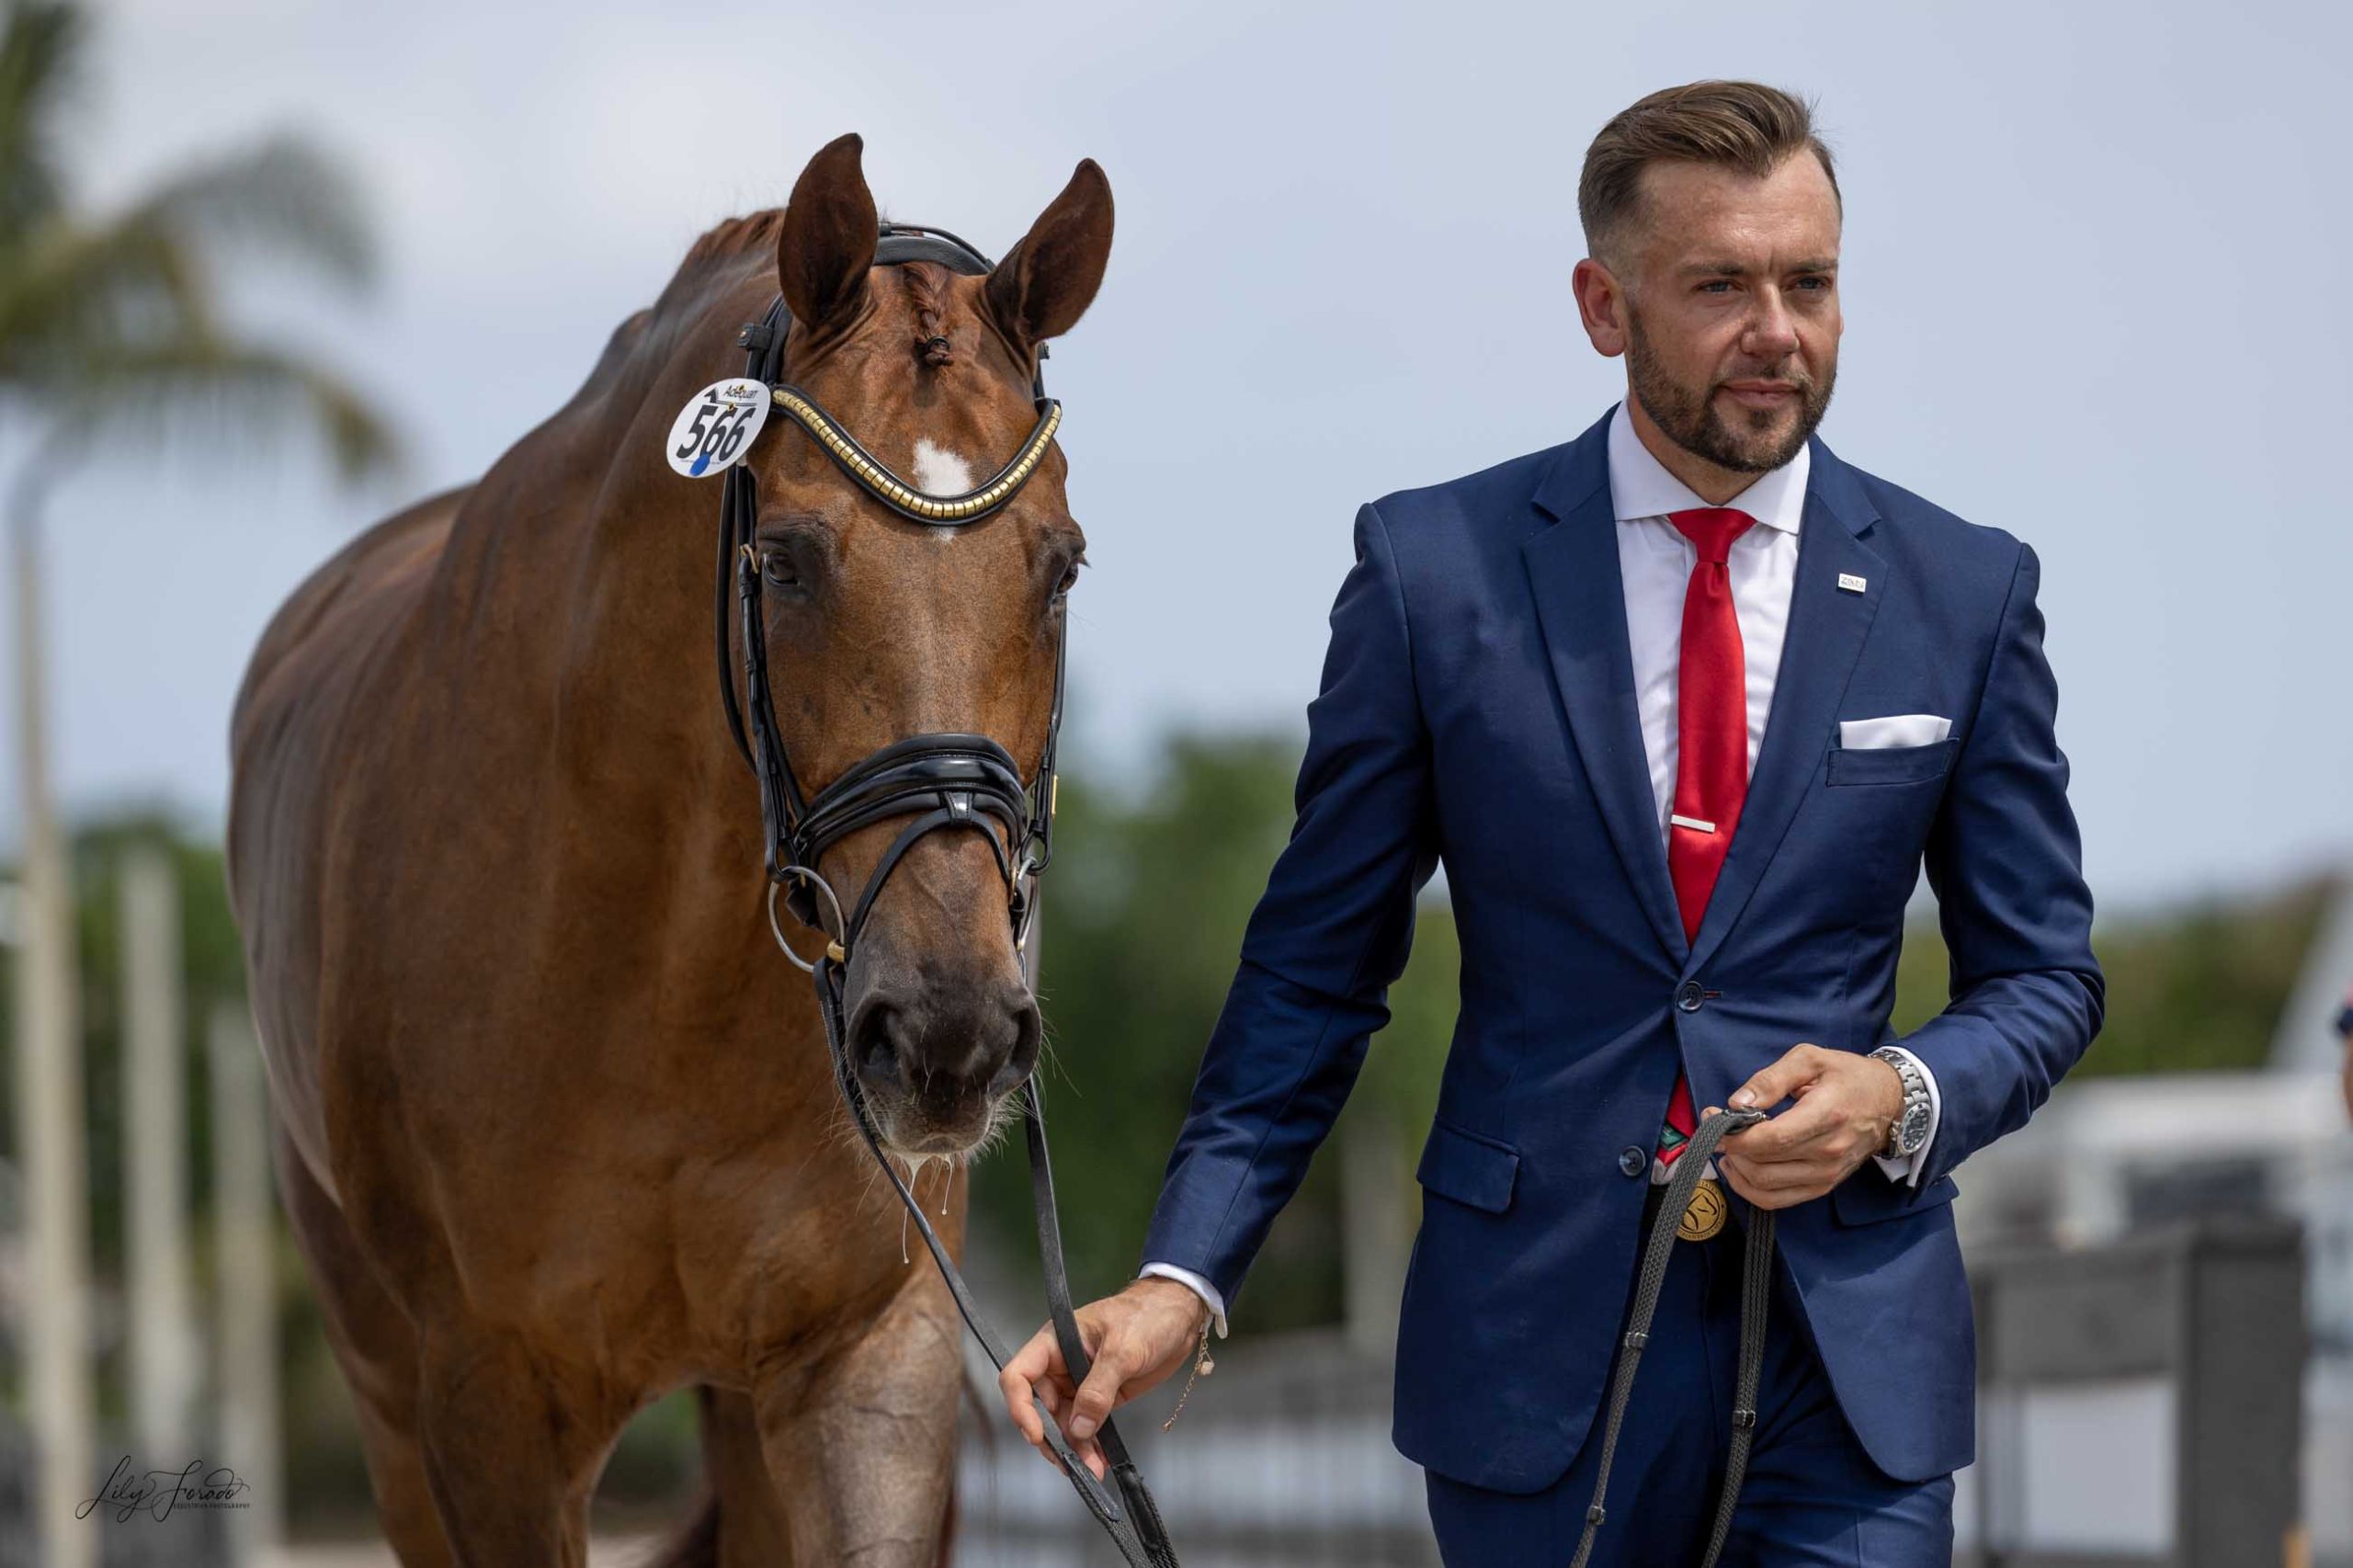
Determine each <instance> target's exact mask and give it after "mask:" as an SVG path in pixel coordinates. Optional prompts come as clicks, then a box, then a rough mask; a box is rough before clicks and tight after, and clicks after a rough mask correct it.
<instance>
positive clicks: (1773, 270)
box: [1581, 153, 1844, 473]
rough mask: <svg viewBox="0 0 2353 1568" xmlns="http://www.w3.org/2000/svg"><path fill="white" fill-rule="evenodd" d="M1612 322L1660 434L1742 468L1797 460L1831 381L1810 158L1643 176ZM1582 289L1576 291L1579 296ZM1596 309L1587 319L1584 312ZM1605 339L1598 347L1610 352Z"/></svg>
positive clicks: (1833, 216)
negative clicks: (1767, 168)
mask: <svg viewBox="0 0 2353 1568" xmlns="http://www.w3.org/2000/svg"><path fill="white" fill-rule="evenodd" d="M1642 177H1643V216H1642V218H1641V220H1640V221H1639V222H1637V223H1635V224H1634V225H1632V227H1631V231H1630V233H1628V234H1627V236H1626V237H1625V239H1624V241H1623V242H1622V243H1621V244H1620V251H1621V253H1622V254H1621V256H1620V258H1619V259H1620V265H1621V266H1623V267H1625V268H1626V270H1627V272H1628V273H1630V274H1631V276H1627V277H1620V278H1619V279H1618V281H1619V284H1620V290H1619V291H1618V297H1617V300H1616V311H1615V313H1616V320H1615V321H1614V322H1606V321H1599V320H1597V319H1596V317H1597V315H1598V316H1599V317H1603V318H1607V317H1608V316H1609V315H1610V314H1611V313H1612V312H1611V311H1610V308H1609V305H1608V302H1607V301H1589V302H1588V322H1587V324H1588V327H1589V328H1597V327H1600V326H1604V325H1608V326H1612V327H1614V328H1615V331H1616V335H1617V340H1618V344H1619V346H1620V347H1622V348H1623V350H1624V352H1625V354H1626V362H1627V381H1628V383H1629V385H1630V386H1631V388H1632V391H1633V394H1634V396H1635V398H1636V399H1637V400H1638V401H1639V402H1640V403H1641V404H1642V407H1643V412H1644V413H1646V414H1648V415H1650V417H1651V420H1652V422H1653V423H1654V424H1655V425H1657V426H1658V427H1659V428H1660V430H1662V431H1663V432H1665V435H1666V437H1667V438H1668V439H1669V440H1672V441H1673V442H1675V444H1676V445H1677V446H1679V447H1681V448H1683V449H1685V450H1686V451H1688V452H1690V453H1691V454H1693V455H1694V456H1696V457H1699V458H1702V459H1705V460H1707V461H1709V462H1711V463H1714V464H1715V465H1717V466H1718V467H1720V468H1723V469H1727V470H1730V471H1732V472H1739V473H1762V472H1765V471H1766V470H1768V469H1773V468H1779V466H1780V465H1781V464H1783V463H1785V462H1787V461H1789V460H1790V459H1791V458H1793V457H1795V456H1796V455H1797V451H1798V449H1799V448H1800V447H1802V446H1803V445H1805V441H1806V437H1809V436H1811V435H1812V434H1813V429H1814V426H1817V425H1819V424H1821V423H1822V415H1823V413H1824V410H1826V409H1827V408H1828V407H1829V406H1830V389H1831V386H1832V383H1833V382H1834V381H1836V379H1837V373H1838V334H1839V332H1840V331H1841V330H1842V327H1843V325H1844V324H1843V322H1842V321H1841V320H1840V317H1839V312H1838V237H1839V220H1838V198H1837V194H1836V192H1835V191H1834V190H1833V189H1832V188H1831V185H1830V178H1829V176H1827V175H1825V174H1824V173H1823V172H1822V165H1821V164H1820V163H1819V162H1818V161H1816V160H1815V158H1814V157H1813V154H1812V153H1799V154H1797V155H1796V156H1794V157H1790V158H1785V159H1783V160H1782V161H1781V164H1780V165H1779V167H1778V168H1776V169H1775V170H1774V171H1773V172H1772V173H1771V174H1770V175H1768V176H1766V177H1765V178H1763V179H1761V180H1760V179H1753V178H1751V177H1749V176H1745V175H1743V174H1740V173H1738V172H1737V171H1735V170H1731V169H1725V168H1719V167H1714V166H1711V165H1700V164H1681V163H1664V164H1653V165H1649V166H1648V167H1647V168H1645V169H1644V170H1643V176H1642ZM1582 291H1583V290H1581V293H1582ZM1594 304H1598V305H1599V310H1598V312H1596V311H1595V310H1594V309H1593V308H1592V307H1593V305H1594ZM1604 338H1605V334H1604V332H1603V331H1600V330H1597V331H1596V332H1595V342H1596V346H1597V347H1601V348H1602V350H1603V352H1605V353H1608V352H1611V351H1613V350H1612V347H1611V346H1610V344H1609V343H1608V342H1606V341H1605V340H1604Z"/></svg>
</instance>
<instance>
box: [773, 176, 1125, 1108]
mask: <svg viewBox="0 0 2353 1568" xmlns="http://www.w3.org/2000/svg"><path fill="white" fill-rule="evenodd" d="M859 148H860V144H859V142H858V138H857V137H855V136H847V137H844V138H842V139H841V140H840V141H837V142H834V143H832V144H831V145H830V146H828V147H826V148H825V149H824V151H822V152H820V153H818V154H817V155H816V157H815V158H813V160H812V161H811V162H810V164H809V166H808V167H807V169H805V170H804V171H803V172H802V174H801V178H800V180H799V182H798V183H797V184H796V185H795V186H794V187H793V191H792V198H791V200H790V204H789V205H788V206H787V208H786V210H785V214H784V219H783V222H782V224H781V227H780V230H779V240H778V246H777V272H778V287H779V289H780V290H781V291H782V294H783V296H784V301H785V303H786V304H787V305H788V306H789V308H790V312H791V319H792V327H791V330H790V335H788V337H787V338H786V340H785V348H784V353H785V358H784V363H783V380H784V381H787V382H789V383H791V384H792V385H794V386H796V387H798V388H799V389H801V391H803V392H807V393H808V394H809V397H810V400H811V402H812V403H814V404H816V405H818V406H819V407H822V408H823V409H824V412H825V413H826V414H827V415H831V416H832V417H833V418H834V419H835V420H837V421H838V422H839V424H840V426H842V427H844V428H845V429H846V430H847V432H848V433H849V434H850V435H851V436H853V437H855V439H856V440H857V442H858V444H859V445H861V446H862V447H863V448H864V449H866V451H867V453H869V454H870V455H871V457H872V458H874V459H876V460H880V462H881V464H883V465H884V466H885V467H887V468H889V469H891V470H892V471H893V472H895V473H897V474H899V475H901V476H904V479H905V480H906V481H907V482H908V483H909V484H911V485H912V486H913V487H914V488H915V489H916V490H918V491H921V492H923V493H925V494H928V495H936V496H948V495H957V494H963V493H965V492H968V491H970V490H972V489H973V488H974V487H975V486H977V485H979V484H982V483H984V482H986V481H987V480H988V479H989V478H990V477H991V476H993V475H994V474H995V473H996V472H997V471H998V470H999V468H1000V467H1002V466H1003V465H1004V464H1006V462H1007V461H1008V460H1010V459H1012V458H1013V457H1014V455H1015V454H1016V453H1017V451H1019V450H1020V449H1021V448H1022V446H1023V443H1024V442H1025V440H1026V439H1028V438H1029V437H1030V435H1031V433H1032V429H1033V426H1036V425H1037V424H1038V419H1039V415H1038V410H1037V407H1036V406H1035V404H1034V403H1033V399H1032V385H1033V378H1034V376H1035V374H1036V370H1037V362H1038V358H1039V356H1040V353H1041V352H1042V346H1043V345H1044V343H1045V342H1046V340H1047V339H1049V338H1051V337H1053V336H1055V335H1059V334H1061V333H1063V332H1064V331H1066V330H1067V329H1068V328H1069V327H1070V326H1071V325H1072V324H1073V323H1074V322H1076V321H1077V320H1078V318H1079V315H1080V313H1081V312H1084V311H1085V310H1086V307H1087V305H1088V303H1089V302H1090V301H1092V300H1093V298H1094V296H1095V291H1096V289H1097V286H1098V285H1099V284H1100V283H1101V281H1102V278H1103V269H1104V266H1105V263H1106V262H1107V261H1108V257H1109V252H1110V244H1111V190H1110V187H1109V185H1108V182H1107V181H1106V180H1105V179H1104V177H1103V173H1102V171H1101V170H1100V169H1099V168H1097V166H1096V165H1094V164H1093V163H1092V162H1086V163H1082V164H1081V165H1079V166H1078V170H1077V172H1076V173H1075V174H1074V176H1072V178H1071V181H1070V184H1069V185H1068V186H1067V187H1065V188H1064V189H1063V192H1062V194H1061V195H1060V196H1058V197H1056V198H1055V199H1054V200H1053V202H1052V203H1051V205H1050V206H1049V207H1048V208H1047V209H1046V210H1045V212H1044V213H1043V214H1042V215H1041V216H1040V218H1039V219H1038V221H1037V222H1036V223H1035V224H1034V225H1033V226H1032V227H1031V229H1030V230H1029V234H1028V235H1027V236H1026V237H1025V238H1024V239H1022V241H1021V242H1020V243H1019V244H1017V245H1016V246H1014V248H1013V249H1012V250H1011V251H1010V252H1009V253H1007V254H1006V257H1005V259H1004V260H1003V262H1002V263H1000V264H999V265H998V266H997V267H996V269H995V271H994V272H992V273H990V274H988V275H987V276H986V277H977V276H970V275H966V274H962V273H959V272H956V271H953V270H951V269H950V268H949V267H944V266H941V265H938V264H936V263H931V262H924V261H912V262H902V263H900V264H898V265H895V266H889V267H877V266H876V265H875V254H876V233H877V223H876V213H875V207H874V199H873V197H872V196H871V195H870V192H869V191H868V189H867V185H866V179H865V176H864V175H863V174H862V173H861V172H860V170H859V167H858V153H859ZM770 424H771V426H778V427H779V428H778V429H777V430H776V432H775V434H774V435H773V436H772V437H770V438H768V439H767V440H763V441H760V442H758V443H756V446H755V447H754V449H753V450H752V453H751V455H750V456H749V458H748V459H747V461H748V462H749V463H750V465H751V472H752V474H753V476H754V478H755V479H756V494H757V496H758V506H757V512H756V518H755V521H754V523H753V525H752V530H751V543H752V550H753V559H754V562H755V563H756V570H757V571H758V573H759V575H760V599H761V603H762V625H763V627H764V630H765V636H766V642H767V678H768V683H769V686H770V687H771V689H772V690H773V692H774V707H775V712H776V722H777V726H778V730H779V738H780V739H781V740H782V742H783V744H784V747H785V750H786V752H787V754H788V755H789V756H790V763H791V768H792V772H793V774H794V775H795V777H796V778H797V781H798V783H799V785H800V787H801V789H802V790H806V791H808V792H809V793H810V794H811V795H812V796H814V795H815V794H816V793H817V792H818V791H820V790H824V787H825V786H826V785H827V784H828V783H830V782H831V781H833V780H835V779H837V778H841V777H842V776H843V775H844V774H845V773H846V772H847V771H848V770H851V769H853V768H855V767H858V764H860V763H861V762H862V761H864V760H866V759H868V758H870V756H872V754H874V753H876V752H877V751H879V750H881V748H883V747H885V746H888V745H890V744H892V743H894V742H898V741H902V740H905V739H906V738H908V737H911V736H915V735H925V734H937V733H976V734H980V735H983V736H986V737H988V738H990V739H991V740H994V741H995V742H996V743H997V744H999V745H1001V746H1003V747H1004V748H1005V751H1006V753H1007V754H1009V755H1010V756H1012V757H1013V758H1015V759H1017V761H1018V763H1019V767H1020V775H1021V778H1022V780H1023V782H1025V783H1026V782H1029V781H1030V780H1031V778H1033V777H1034V773H1035V770H1036V768H1037V767H1038V762H1039V758H1040V756H1041V754H1042V753H1043V752H1044V750H1045V748H1046V745H1047V741H1048V734H1049V730H1050V726H1051V710H1052V706H1053V699H1054V690H1055V667H1056V660H1057V657H1058V654H1059V653H1060V643H1061V639H1062V637H1063V630H1064V617H1065V608H1064V603H1063V596H1064V594H1065V593H1066V592H1067V591H1068V590H1069V588H1070V586H1071V585H1072V582H1073V580H1074V578H1075V577H1076V575H1077V573H1078V567H1079V563H1080V560H1081V555H1082V551H1083V550H1084V548H1085V545H1086V537H1085V535H1084V534H1082V533H1081V532H1080V530H1079V527H1078V524H1077V523H1076V521H1074V519H1073V518H1072V517H1071V515H1070V508H1069V506H1068V503H1067V501H1066V499H1065V496H1064V493H1063V476H1064V472H1065V464H1064V462H1063V456H1062V453H1061V451H1060V449H1057V448H1053V447H1049V448H1048V449H1046V451H1045V455H1044V457H1043V460H1041V461H1040V463H1039V464H1038V466H1037V469H1036V471H1035V472H1034V473H1033V474H1032V475H1031V476H1030V478H1029V482H1028V483H1026V484H1025V485H1024V486H1023V487H1022V488H1021V489H1020V490H1019V491H1018V493H1017V494H1016V495H1015V497H1014V498H1013V499H1012V500H1011V501H1010V502H1008V503H1007V504H1006V505H1005V506H1002V507H1001V508H1000V509H998V510H995V511H994V512H992V513H990V514H989V515H987V516H986V517H983V518H982V519H980V520H979V521H976V522H972V523H968V524H962V525H957V526H940V525H938V524H926V523H919V522H913V521H909V520H908V519H907V518H905V517H901V516H899V515H897V514H895V513H894V512H892V510H891V509H890V508H889V507H887V506H884V505H883V504H881V502H880V501H878V500H877V499H876V498H875V497H874V496H873V495H871V494H868V492H867V491H866V490H865V489H863V488H861V487H860V486H859V485H858V484H857V483H853V482H851V481H850V479H849V478H848V477H847V476H846V475H845V473H844V472H842V470H841V469H840V468H839V467H838V466H836V464H835V461H834V460H831V459H830V458H829V457H828V456H827V454H826V452H825V451H824V449H821V447H820V445H819V443H818V441H817V440H816V439H814V438H813V437H812V436H811V435H810V434H809V433H807V432H805V431H801V430H797V429H795V428H793V427H792V426H791V424H790V422H789V421H788V420H786V419H785V418H783V417H781V415H779V417H776V418H773V419H771V421H770ZM911 820H912V819H911V817H910V816H908V815H904V814H901V815H892V816H888V817H884V818H882V819H881V820H880V821H876V822H872V823H870V824H866V825H864V826H860V827H858V828H856V829H855V830H854V831H852V832H849V833H848V834H847V835H844V836H842V837H841V838H839V839H838V840H837V841H836V842H835V843H833V844H832V845H831V846H829V847H827V848H825V849H824V853H823V854H822V855H820V856H819V857H818V858H819V859H820V860H821V861H822V865H821V866H820V867H819V869H820V870H821V871H822V873H823V874H824V879H825V881H826V882H827V883H828V884H830V886H831V887H832V888H833V889H834V890H836V891H837V892H838V894H839V897H840V900H841V903H842V904H843V906H844V908H845V910H846V911H854V906H855V903H856V901H857V898H858V894H859V892H862V891H863V890H864V889H866V888H867V886H868V885H869V882H870V879H871V877H872V875H873V873H874V871H875V869H876V868H877V867H878V866H881V865H882V864H883V863H884V858H885V857H886V855H887V854H888V853H889V852H890V850H891V847H892V844H893V842H894V840H896V839H897V838H898V836H899V835H900V834H901V833H902V832H903V831H904V830H905V829H906V827H907V826H908V824H909V823H910V821H911ZM983 834H991V835H995V836H996V839H997V842H996V844H995V845H994V846H993V845H991V844H990V843H989V842H987V841H986V840H985V839H984V838H983ZM1020 849H1021V846H1020V845H1019V843H1018V842H1017V835H1015V834H1012V833H1009V832H1007V831H1006V827H1005V825H1004V824H998V823H995V822H994V821H992V820H990V819H988V818H986V817H985V816H983V817H982V818H980V819H979V825H978V827H977V828H975V827H973V826H972V825H967V824H960V825H952V826H949V827H945V828H942V829H940V830H938V831H930V832H925V833H923V834H922V835H920V836H919V837H918V838H916V839H915V840H914V841H913V842H912V843H911V844H910V845H908V846H907V847H906V848H905V851H904V857H903V858H900V859H899V860H898V861H897V862H896V863H895V864H893V865H892V866H890V867H889V874H888V875H887V877H885V878H884V879H883V881H881V884H880V887H879V891H878V892H876V895H875V899H874V903H873V905H872V908H871V910H870V913H869V914H868V915H867V917H866V919H865V920H864V922H863V923H862V925H860V926H859V927H858V935H857V938H856V940H855V941H854V942H853V943H852V944H851V949H850V952H849V961H848V969H847V980H846V983H845V987H844V993H843V994H844V1002H845V1012H846V1017H847V1033H846V1040H845V1046H846V1049H847V1052H848V1056H849V1060H850V1062H851V1064H852V1066H853V1068H854V1070H855V1071H856V1073H857V1074H858V1080H859V1083H860V1086H861V1087H862V1089H863V1090H864V1097H865V1099H866V1102H867V1105H868V1108H869V1109H870V1111H871V1113H872V1117H873V1120H874V1123H875V1128H876V1131H877V1132H878V1133H879V1134H881V1137H882V1138H883V1139H884V1140H885V1141H886V1142H888V1143H890V1144H892V1145H893V1146H895V1147H896V1148H897V1149H898V1150H900V1151H901V1152H902V1153H909V1154H917V1153H963V1152H967V1151H969V1150H971V1149H972V1148H973V1147H975V1146H976V1145H977V1144H978V1143H980V1142H982V1141H983V1139H984V1137H985V1136H986V1135H987V1133H988V1131H989V1130H990V1128H991V1127H992V1126H993V1125H994V1123H995V1114H996V1109H997V1107H998V1105H999V1104H1000V1102H1001V1101H1003V1100H1004V1098H1005V1097H1006V1096H1007V1095H1008V1094H1009V1093H1010V1092H1011V1091H1012V1090H1013V1089H1014V1088H1016V1087H1017V1086H1018V1085H1019V1084H1020V1083H1021V1082H1022V1080H1023V1079H1024V1078H1026V1077H1027V1076H1028V1075H1029V1071H1030V1068H1031V1067H1032V1065H1033V1064H1034V1063H1035V1062H1036V1060H1037V1055H1038V1051H1039V1045H1040V1021H1039V1016H1038V1007H1037V1004H1036V1001H1035V999H1034V998H1033V997H1032V995H1031V994H1030V991H1029V985H1028V983H1027V982H1026V980H1025V978H1024V975H1023V971H1022V965H1021V960H1020V955H1019V954H1018V953H1017V951H1016V948H1015V941H1014V932H1013V928H1012V923H1011V921H1010V920H1009V919H1008V918H1007V888H1006V876H1005V870H1006V864H1007V863H1008V860H1007V857H1017V856H1018V855H1019V853H1020ZM1000 850H1002V851H1004V852H1005V853H1004V855H1003V856H1001V855H1000V854H999V851H1000ZM817 907H818V908H819V909H821V910H822V911H823V912H824V915H827V916H829V917H830V916H831V915H833V913H834V912H833V910H832V907H831V905H830V904H828V903H822V902H821V903H819V904H818V906H817Z"/></svg>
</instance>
